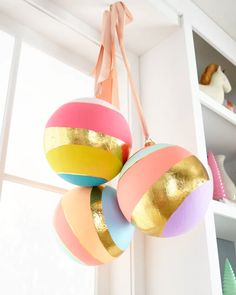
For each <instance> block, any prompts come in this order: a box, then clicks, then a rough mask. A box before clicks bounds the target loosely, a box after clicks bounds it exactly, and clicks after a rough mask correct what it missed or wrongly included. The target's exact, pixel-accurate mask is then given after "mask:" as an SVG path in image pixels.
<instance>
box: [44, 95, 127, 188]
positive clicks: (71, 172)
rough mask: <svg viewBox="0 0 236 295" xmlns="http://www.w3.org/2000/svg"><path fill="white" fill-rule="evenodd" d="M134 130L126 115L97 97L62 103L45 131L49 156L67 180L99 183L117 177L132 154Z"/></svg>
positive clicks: (92, 183) (85, 183)
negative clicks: (131, 131)
mask: <svg viewBox="0 0 236 295" xmlns="http://www.w3.org/2000/svg"><path fill="white" fill-rule="evenodd" d="M130 147H131V133H130V130H129V126H128V124H127V122H126V120H125V118H124V117H123V115H122V114H121V113H120V112H119V111H118V110H116V109H115V108H114V107H113V106H112V105H111V104H109V103H107V102H104V101H102V100H100V99H96V98H88V99H79V100H76V101H72V102H69V103H66V104H64V105H62V106H61V107H60V108H59V109H58V110H57V111H56V112H55V113H54V114H53V115H52V116H51V118H50V119H49V121H48V123H47V125H46V129H45V134H44V149H45V154H46V158H47V160H48V162H49V164H50V166H51V167H52V168H53V170H54V171H55V172H56V173H57V174H58V175H59V176H61V177H62V178H63V179H65V180H66V181H68V182H70V183H73V184H75V185H80V186H97V185H100V184H103V183H105V182H107V181H109V180H111V179H112V178H114V177H115V176H116V175H117V174H118V173H119V172H120V170H121V169H122V167H123V165H124V163H125V162H126V161H127V159H128V156H129V150H130Z"/></svg>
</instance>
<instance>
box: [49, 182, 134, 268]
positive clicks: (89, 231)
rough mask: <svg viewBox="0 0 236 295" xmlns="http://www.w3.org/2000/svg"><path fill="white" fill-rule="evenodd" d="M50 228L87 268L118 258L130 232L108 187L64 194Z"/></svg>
mask: <svg viewBox="0 0 236 295" xmlns="http://www.w3.org/2000/svg"><path fill="white" fill-rule="evenodd" d="M54 225H55V229H56V232H57V234H58V236H59V238H60V240H61V241H62V243H63V244H64V246H65V247H66V248H67V250H68V251H69V252H70V253H71V254H72V256H73V257H75V258H77V259H78V260H79V261H80V262H82V263H85V264H88V265H98V264H103V263H108V262H111V261H113V260H114V259H115V258H116V257H118V256H120V255H121V254H122V253H123V252H124V251H125V249H127V248H128V246H129V244H130V241H131V239H132V236H133V232H134V226H133V225H132V224H130V223H129V222H127V220H126V219H125V217H124V216H123V214H122V213H121V211H120V209H119V206H118V202H117V196H116V191H115V190H114V189H113V188H111V187H109V186H107V187H105V188H103V187H76V188H74V189H72V190H70V191H68V192H67V193H66V194H65V195H64V196H63V198H62V200H61V202H60V203H59V205H58V207H57V210H56V213H55V218H54Z"/></svg>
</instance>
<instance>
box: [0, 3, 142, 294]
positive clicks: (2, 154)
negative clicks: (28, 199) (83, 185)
mask: <svg viewBox="0 0 236 295" xmlns="http://www.w3.org/2000/svg"><path fill="white" fill-rule="evenodd" d="M9 5H10V4H9ZM42 13H43V12H42ZM0 16H1V18H0V30H2V31H5V32H6V33H8V34H10V35H11V36H13V37H14V39H15V43H14V49H13V57H12V63H11V69H10V75H9V83H8V90H7V97H6V103H5V111H4V116H3V122H2V130H1V136H0V196H1V189H2V184H3V182H4V181H6V180H7V181H10V182H13V183H19V184H23V185H26V186H31V187H34V188H37V189H43V190H46V191H52V192H56V193H60V194H63V193H64V192H65V191H66V190H65V189H63V188H61V187H57V186H52V185H48V184H45V183H41V182H37V181H34V180H31V179H27V178H22V177H20V176H16V175H10V174H6V173H5V172H4V171H5V162H6V155H7V147H8V140H9V134H10V125H11V119H12V110H13V106H14V97H15V88H16V81H17V75H18V67H19V61H20V53H21V45H22V42H27V43H29V44H30V45H31V46H33V47H36V48H38V49H41V50H42V51H44V52H46V53H47V54H49V55H51V56H53V57H55V58H57V59H59V60H60V61H62V62H64V63H66V64H68V65H70V66H72V67H74V68H75V69H77V70H79V71H82V72H84V73H86V74H89V73H90V71H91V65H93V64H94V60H91V59H89V58H88V60H86V62H85V61H84V59H83V58H81V57H80V56H79V54H75V53H72V52H70V51H68V50H67V49H65V48H62V47H61V46H59V45H58V44H56V43H55V42H53V41H51V40H48V39H47V38H45V36H42V35H41V34H40V33H38V32H35V31H34V30H32V29H31V28H29V27H26V26H24V25H22V24H20V23H19V22H17V21H15V20H13V19H12V18H11V17H9V16H6V15H1V13H0ZM48 17H50V16H48ZM90 33H91V31H90V30H88V31H87V32H84V34H83V37H84V38H86V39H87V40H86V41H89V42H91V45H93V46H94V43H96V46H97V50H98V49H99V45H98V44H99V40H97V41H95V42H94V35H93V36H89V34H90ZM84 49H85V48H84ZM81 51H83V48H81ZM128 55H129V59H130V65H131V69H134V70H135V73H136V75H135V77H134V78H135V80H136V83H137V85H138V84H139V75H138V72H139V58H138V57H137V56H135V55H133V54H132V53H128ZM117 69H118V78H119V96H120V98H121V99H122V97H123V98H125V97H126V98H128V99H127V100H123V101H121V110H122V112H123V113H124V114H125V116H126V118H127V119H128V122H129V123H130V126H131V130H134V129H135V130H140V129H139V126H138V123H137V117H136V115H135V114H134V111H133V108H132V107H131V104H132V103H131V93H130V90H129V85H128V80H127V74H126V71H125V68H124V66H123V64H122V61H121V58H120V57H119V56H118V57H117ZM140 138H141V136H140V133H139V132H137V131H136V133H135V137H134V138H133V139H134V147H136V148H137V147H138V146H140V142H141V139H140ZM134 240H135V242H133V243H132V244H131V247H130V249H129V250H128V251H126V253H125V254H124V255H122V257H121V258H119V259H118V260H117V261H115V262H113V263H112V264H109V265H104V266H99V267H96V271H95V290H94V294H95V295H116V294H117V295H118V294H122V293H123V294H132V295H134V294H138V293H139V292H140V294H144V292H143V291H142V290H144V289H145V287H144V280H143V278H142V280H141V275H140V269H143V270H144V261H143V253H144V246H143V244H144V239H143V238H142V237H141V236H140V235H139V234H136V235H135V239H134ZM136 245H137V246H136ZM140 245H141V246H140ZM134 260H135V262H134ZM136 274H137V275H136ZM117 277H118V278H119V282H118V281H117ZM127 290H129V291H128V292H127ZM137 292H138V293H137Z"/></svg>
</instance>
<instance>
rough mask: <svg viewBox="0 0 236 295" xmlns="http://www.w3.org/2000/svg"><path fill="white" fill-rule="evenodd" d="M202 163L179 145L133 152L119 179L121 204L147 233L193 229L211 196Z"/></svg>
mask: <svg viewBox="0 0 236 295" xmlns="http://www.w3.org/2000/svg"><path fill="white" fill-rule="evenodd" d="M212 191H213V188H212V182H211V181H210V180H209V177H208V174H207V171H206V169H205V168H204V166H203V165H202V163H201V162H200V161H199V160H198V159H197V158H196V157H195V156H194V155H192V154H191V153H190V152H188V151H187V150H185V149H184V148H182V147H179V146H172V145H167V144H156V145H151V146H148V147H146V148H144V149H142V150H140V151H138V152H137V153H136V154H134V155H133V156H132V157H131V158H130V159H129V160H128V161H127V163H126V164H125V165H124V167H123V169H122V171H121V175H120V179H119V183H118V189H117V194H118V202H119V206H120V208H121V210H122V212H123V214H124V216H125V217H126V219H127V220H128V221H129V222H132V223H133V224H134V225H136V226H137V227H138V228H139V229H140V230H141V231H143V232H144V233H147V234H150V235H153V236H160V237H172V236H177V235H180V234H183V233H185V232H187V231H189V230H190V229H192V228H193V227H194V226H195V225H196V224H197V223H198V222H199V221H200V220H201V219H202V218H203V217H204V214H205V212H206V210H207V208H208V205H209V202H210V200H211V199H212Z"/></svg>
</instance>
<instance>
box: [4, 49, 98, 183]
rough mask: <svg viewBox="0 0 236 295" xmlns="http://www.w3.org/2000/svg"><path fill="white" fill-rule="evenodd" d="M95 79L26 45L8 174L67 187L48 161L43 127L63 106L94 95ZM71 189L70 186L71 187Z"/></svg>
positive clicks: (16, 98)
mask: <svg viewBox="0 0 236 295" xmlns="http://www.w3.org/2000/svg"><path fill="white" fill-rule="evenodd" d="M93 88H94V85H93V79H92V78H91V77H88V76H86V75H84V74H83V73H81V72H79V71H78V70H76V69H74V68H72V67H69V66H68V65H66V64H64V63H62V62H60V61H58V60H57V59H55V58H53V57H51V56H48V55H47V54H45V53H43V52H42V51H40V50H37V49H35V48H32V47H30V46H28V45H27V44H24V45H23V48H22V54H21V59H20V66H19V74H18V80H17V85H16V97H15V104H14V110H13V121H12V125H11V133H10V141H9V148H8V155H7V163H6V172H7V173H10V174H14V175H19V176H21V177H25V178H31V179H34V180H37V181H41V182H46V183H50V184H53V185H58V186H62V187H68V185H67V183H66V182H65V181H63V180H61V179H60V178H59V177H58V176H57V175H56V174H55V173H54V172H52V170H51V168H50V167H49V166H48V163H47V161H46V159H45V156H44V153H43V132H44V127H45V124H46V122H47V120H48V119H49V117H50V116H51V115H52V113H53V112H54V111H55V110H56V109H57V108H58V107H59V106H60V105H62V104H63V103H65V102H68V101H70V100H73V99H76V98H79V97H91V96H93ZM69 186H70V185H69Z"/></svg>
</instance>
